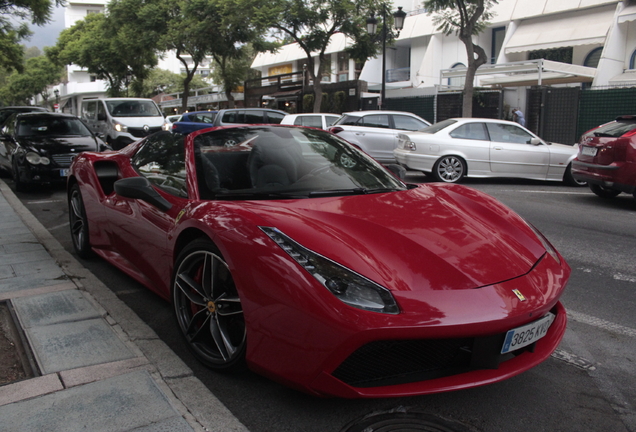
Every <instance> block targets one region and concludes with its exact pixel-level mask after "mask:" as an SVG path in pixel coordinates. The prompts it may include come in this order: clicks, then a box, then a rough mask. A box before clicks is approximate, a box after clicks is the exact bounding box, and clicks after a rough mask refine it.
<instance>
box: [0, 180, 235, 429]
mask: <svg viewBox="0 0 636 432" xmlns="http://www.w3.org/2000/svg"><path fill="white" fill-rule="evenodd" d="M4 301H6V302H10V303H11V305H12V306H13V308H14V310H15V312H16V315H17V317H18V320H19V323H20V327H21V328H22V329H23V331H24V333H25V335H26V338H27V340H28V343H29V345H30V348H31V350H32V351H33V354H34V357H35V363H36V364H37V367H38V369H39V372H40V374H41V375H39V376H36V377H34V378H31V379H26V380H23V381H19V382H16V383H12V384H7V385H4V386H1V387H0V431H21V432H27V431H34V432H35V431H37V432H40V431H44V430H46V431H64V432H70V431H92V432H98V431H109V432H110V431H136V432H142V431H143V432H150V431H175V432H181V431H214V432H217V431H218V432H234V431H236V432H247V428H246V427H245V426H244V425H243V424H241V423H240V422H239V421H238V420H237V419H236V418H235V417H234V416H233V415H232V413H231V412H230V411H229V410H228V409H227V408H225V406H223V404H221V402H220V401H219V400H218V399H217V398H216V397H215V396H214V395H213V394H212V393H211V392H210V391H209V390H208V389H207V388H206V387H205V386H204V385H203V384H202V383H201V382H200V381H199V380H198V379H197V378H196V377H194V376H193V374H192V370H190V369H189V368H188V367H187V366H186V365H185V364H184V363H183V362H182V361H181V360H180V359H179V357H178V356H177V355H176V354H175V353H173V352H172V351H171V350H170V348H169V347H168V346H167V345H165V344H164V343H163V342H162V341H161V340H160V339H159V338H158V336H157V335H156V334H155V333H154V332H153V331H152V330H151V329H150V328H149V327H148V326H147V325H146V324H145V323H144V322H143V321H141V319H139V318H138V317H137V316H136V315H135V314H134V313H133V312H132V311H131V310H130V309H129V308H128V306H126V305H125V304H124V303H123V302H122V301H120V300H119V299H118V298H117V296H115V295H114V294H113V293H112V291H110V290H109V289H108V288H107V287H106V286H104V285H103V284H102V283H101V282H100V281H99V280H98V279H97V278H96V277H95V276H93V275H92V274H91V273H90V272H89V271H88V270H86V269H85V268H84V267H83V266H82V265H81V264H80V263H79V262H78V261H77V260H76V259H75V258H74V257H73V256H72V255H71V254H70V253H68V252H66V251H65V250H64V249H63V248H62V246H61V245H60V244H59V242H58V241H57V240H55V238H53V236H51V234H50V233H49V232H48V231H47V230H46V229H45V228H44V227H43V226H42V225H41V224H40V223H39V222H38V221H37V219H35V217H34V216H33V215H32V214H31V213H30V212H29V211H28V210H27V209H26V208H25V207H24V206H23V205H22V203H21V202H20V201H19V200H18V198H17V197H16V196H15V195H14V194H13V192H12V191H11V189H9V187H8V186H7V185H6V183H4V181H2V180H1V179H0V302H4Z"/></svg>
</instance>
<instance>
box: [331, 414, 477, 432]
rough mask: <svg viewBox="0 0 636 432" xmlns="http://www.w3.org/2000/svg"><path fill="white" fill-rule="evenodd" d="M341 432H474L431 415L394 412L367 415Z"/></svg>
mask: <svg viewBox="0 0 636 432" xmlns="http://www.w3.org/2000/svg"><path fill="white" fill-rule="evenodd" d="M341 432H474V430H473V429H470V428H468V427H467V426H465V425H463V424H461V423H457V422H453V421H450V420H447V419H444V418H440V417H437V416H434V415H431V414H425V413H418V412H407V411H405V410H396V411H391V412H382V413H374V414H369V415H367V416H365V417H363V418H361V419H358V420H355V421H354V422H352V423H351V424H349V425H347V426H345V428H344V429H342V431H341Z"/></svg>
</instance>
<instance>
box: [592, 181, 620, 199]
mask: <svg viewBox="0 0 636 432" xmlns="http://www.w3.org/2000/svg"><path fill="white" fill-rule="evenodd" d="M590 190H591V191H592V192H594V193H595V194H596V195H598V196H600V197H601V198H614V197H616V196H618V195H619V194H620V193H621V191H617V190H614V189H608V188H606V187H604V186H601V185H597V184H591V185H590Z"/></svg>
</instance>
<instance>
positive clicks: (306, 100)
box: [303, 94, 314, 112]
mask: <svg viewBox="0 0 636 432" xmlns="http://www.w3.org/2000/svg"><path fill="white" fill-rule="evenodd" d="M313 107H314V95H312V94H306V95H304V96H303V112H311V111H312V109H313Z"/></svg>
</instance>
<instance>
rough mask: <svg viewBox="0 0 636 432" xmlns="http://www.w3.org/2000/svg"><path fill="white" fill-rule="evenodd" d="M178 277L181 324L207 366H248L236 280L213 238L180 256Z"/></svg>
mask: <svg viewBox="0 0 636 432" xmlns="http://www.w3.org/2000/svg"><path fill="white" fill-rule="evenodd" d="M175 269H176V270H175V272H174V275H173V278H172V295H173V303H174V311H175V314H176V318H177V322H178V324H179V327H180V329H181V332H182V333H183V335H184V337H185V339H186V341H187V343H188V347H189V348H190V350H191V351H192V352H193V353H194V355H195V356H196V357H197V358H198V359H199V361H201V362H202V363H203V364H205V365H206V366H208V367H210V368H212V369H215V370H219V371H227V370H232V369H236V368H239V367H242V366H243V365H244V364H245V347H246V328H245V318H244V316H243V308H242V306H241V299H240V297H239V294H238V291H237V290H236V286H235V285H234V279H233V278H232V274H231V273H230V269H229V267H228V265H227V264H226V263H225V261H224V260H223V257H222V256H221V253H220V252H219V250H218V249H217V248H216V246H215V245H214V244H213V243H212V242H210V241H209V240H203V239H201V240H195V241H193V242H192V243H190V244H189V245H188V246H186V247H185V248H184V249H183V251H181V253H180V254H179V257H178V258H177V262H176V265H175Z"/></svg>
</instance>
